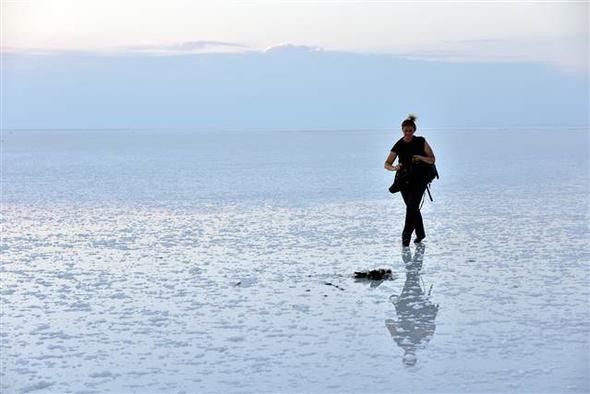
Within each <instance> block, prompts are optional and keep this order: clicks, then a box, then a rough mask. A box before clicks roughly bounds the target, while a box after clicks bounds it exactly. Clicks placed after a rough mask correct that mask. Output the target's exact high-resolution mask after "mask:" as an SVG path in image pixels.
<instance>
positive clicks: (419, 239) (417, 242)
mask: <svg viewBox="0 0 590 394" xmlns="http://www.w3.org/2000/svg"><path fill="white" fill-rule="evenodd" d="M424 238H426V236H424V237H422V238H416V239H415V240H414V243H415V244H419V243H420V242H422V240H423V239H424Z"/></svg>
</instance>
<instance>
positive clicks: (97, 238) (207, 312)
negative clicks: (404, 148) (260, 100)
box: [0, 129, 590, 392]
mask: <svg viewBox="0 0 590 394" xmlns="http://www.w3.org/2000/svg"><path fill="white" fill-rule="evenodd" d="M51 133H53V134H51ZM418 134H422V135H424V136H426V138H427V139H428V141H429V142H430V143H431V145H432V146H433V149H434V151H435V154H436V155H437V165H438V167H439V171H440V173H441V179H439V180H437V181H435V184H434V185H433V197H434V199H435V201H434V202H430V201H425V203H424V207H423V216H424V221H425V226H426V232H427V239H426V241H425V243H424V246H423V247H416V246H414V245H412V247H411V251H410V253H409V254H408V253H407V252H404V251H403V250H402V248H401V245H400V233H401V227H402V226H403V222H402V221H403V214H404V206H403V202H402V199H401V196H399V195H394V196H392V195H390V194H389V193H388V192H387V187H388V186H389V183H390V182H391V178H392V173H388V172H386V171H385V170H383V168H382V164H383V161H384V159H385V157H386V156H387V153H388V151H389V148H390V147H391V145H393V142H395V140H397V138H399V136H398V135H397V133H393V132H382V131H362V130H358V131H330V132H328V131H319V132H306V131H283V132H279V131H276V132H272V131H259V132H249V133H247V134H246V133H239V132H215V133H214V132H191V131H124V132H123V131H120V132H115V131H92V132H88V131H51V132H41V131H13V132H10V133H9V132H5V133H4V145H3V147H4V157H3V168H4V172H3V177H2V186H3V200H2V228H3V231H2V245H1V247H2V271H1V275H2V286H1V289H0V291H1V295H2V297H1V298H0V299H1V302H2V332H1V335H2V337H1V338H2V341H1V346H2V348H1V350H2V351H1V353H2V356H1V357H2V369H1V374H2V375H1V376H2V379H1V384H2V390H3V391H6V392H30V391H35V392H37V391H38V392H213V391H215V392H302V391H305V392H392V391H402V392H587V391H588V390H589V386H588V380H589V379H588V378H589V372H588V371H589V361H588V354H589V340H588V337H589V336H588V334H589V326H590V323H589V317H590V316H589V315H590V313H589V290H588V283H589V279H590V272H589V269H588V258H589V253H588V252H589V238H588V175H589V174H588V155H587V146H588V132H587V130H566V131H553V130H546V129H543V130H524V131H523V130H465V131H448V130H447V131H440V130H439V131H437V130H433V131H432V132H430V133H428V132H424V133H418ZM506 141H511V144H509V145H508V147H506ZM375 267H388V268H391V269H392V270H393V273H394V278H393V280H391V281H384V282H382V283H380V284H378V285H377V286H375V285H373V286H371V285H370V284H369V283H364V282H355V280H354V279H353V278H352V274H353V272H354V271H356V270H360V269H370V268H375ZM327 283H328V284H327ZM408 353H412V354H413V356H412V355H408ZM404 354H405V356H404Z"/></svg>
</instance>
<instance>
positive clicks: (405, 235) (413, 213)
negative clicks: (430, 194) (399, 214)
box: [402, 184, 426, 245]
mask: <svg viewBox="0 0 590 394" xmlns="http://www.w3.org/2000/svg"><path fill="white" fill-rule="evenodd" d="M425 190H426V184H410V185H409V186H408V188H407V189H406V190H405V191H404V190H402V196H403V198H404V202H405V203H406V220H405V223H404V229H403V231H402V244H403V245H409V243H410V238H411V237H412V232H414V230H416V236H417V237H418V238H424V236H425V232H424V223H423V222H422V215H421V214H420V201H421V200H422V196H423V195H424V191H425Z"/></svg>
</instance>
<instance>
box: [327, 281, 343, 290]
mask: <svg viewBox="0 0 590 394" xmlns="http://www.w3.org/2000/svg"><path fill="white" fill-rule="evenodd" d="M324 284H325V285H328V286H334V287H335V288H337V289H340V290H344V289H343V288H342V287H340V286H338V285H335V284H334V283H330V282H324Z"/></svg>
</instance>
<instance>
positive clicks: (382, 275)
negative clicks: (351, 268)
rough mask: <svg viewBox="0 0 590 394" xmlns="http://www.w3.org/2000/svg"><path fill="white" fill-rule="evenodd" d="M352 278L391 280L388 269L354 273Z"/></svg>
mask: <svg viewBox="0 0 590 394" xmlns="http://www.w3.org/2000/svg"><path fill="white" fill-rule="evenodd" d="M354 277H355V279H368V280H387V279H392V274H391V270H390V269H389V268H379V269H376V270H370V271H360V272H355V273H354Z"/></svg>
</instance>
